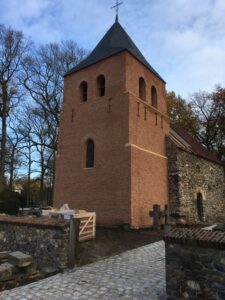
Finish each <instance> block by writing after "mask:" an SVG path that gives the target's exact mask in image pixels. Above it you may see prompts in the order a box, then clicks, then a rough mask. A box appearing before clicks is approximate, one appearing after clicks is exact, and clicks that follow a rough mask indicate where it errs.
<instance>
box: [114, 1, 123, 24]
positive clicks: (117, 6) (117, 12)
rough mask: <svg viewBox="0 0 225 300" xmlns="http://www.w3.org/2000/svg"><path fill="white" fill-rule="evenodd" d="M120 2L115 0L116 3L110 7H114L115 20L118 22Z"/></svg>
mask: <svg viewBox="0 0 225 300" xmlns="http://www.w3.org/2000/svg"><path fill="white" fill-rule="evenodd" d="M122 4H123V2H119V0H116V5H114V6H113V7H112V8H115V9H116V22H118V14H119V6H120V5H122Z"/></svg>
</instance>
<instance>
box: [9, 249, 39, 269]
mask: <svg viewBox="0 0 225 300" xmlns="http://www.w3.org/2000/svg"><path fill="white" fill-rule="evenodd" d="M8 260H9V262H10V263H12V264H13V265H14V266H16V267H19V268H23V267H27V266H29V265H31V264H32V262H33V258H32V256H30V255H27V254H24V253H23V252H20V251H15V252H11V253H9V254H8Z"/></svg>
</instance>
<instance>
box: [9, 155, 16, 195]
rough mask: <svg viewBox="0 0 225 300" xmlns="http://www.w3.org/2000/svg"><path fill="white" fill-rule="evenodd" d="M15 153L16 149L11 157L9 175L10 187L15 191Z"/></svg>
mask: <svg viewBox="0 0 225 300" xmlns="http://www.w3.org/2000/svg"><path fill="white" fill-rule="evenodd" d="M14 155H15V151H14V149H13V150H12V154H11V159H10V176H9V189H10V191H13V176H14Z"/></svg>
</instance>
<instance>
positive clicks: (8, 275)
mask: <svg viewBox="0 0 225 300" xmlns="http://www.w3.org/2000/svg"><path fill="white" fill-rule="evenodd" d="M14 270H15V267H14V265H12V264H10V263H8V262H6V263H3V264H1V265H0V281H6V280H10V279H12V277H13V273H14Z"/></svg>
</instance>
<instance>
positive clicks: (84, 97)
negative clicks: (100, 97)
mask: <svg viewBox="0 0 225 300" xmlns="http://www.w3.org/2000/svg"><path fill="white" fill-rule="evenodd" d="M87 95H88V84H87V82H86V81H82V82H81V84H80V99H81V101H84V102H85V101H87Z"/></svg>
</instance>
